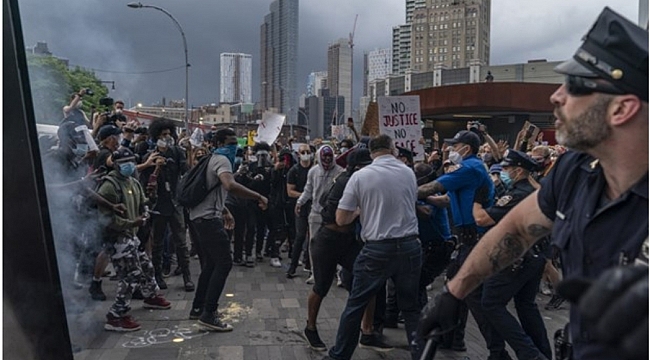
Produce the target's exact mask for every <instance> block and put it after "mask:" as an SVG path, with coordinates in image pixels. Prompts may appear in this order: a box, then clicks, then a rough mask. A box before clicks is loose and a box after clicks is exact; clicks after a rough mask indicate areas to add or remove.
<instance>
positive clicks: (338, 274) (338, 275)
mask: <svg viewBox="0 0 650 360" xmlns="http://www.w3.org/2000/svg"><path fill="white" fill-rule="evenodd" d="M336 286H337V287H343V280H341V271H337V272H336Z"/></svg>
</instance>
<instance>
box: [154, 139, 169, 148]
mask: <svg viewBox="0 0 650 360" xmlns="http://www.w3.org/2000/svg"><path fill="white" fill-rule="evenodd" d="M156 146H158V147H159V148H162V149H166V148H168V147H169V146H167V141H165V140H164V139H158V141H156Z"/></svg>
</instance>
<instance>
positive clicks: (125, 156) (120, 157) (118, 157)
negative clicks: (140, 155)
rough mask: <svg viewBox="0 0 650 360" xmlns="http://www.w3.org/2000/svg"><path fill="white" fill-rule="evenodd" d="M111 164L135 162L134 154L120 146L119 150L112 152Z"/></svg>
mask: <svg viewBox="0 0 650 360" xmlns="http://www.w3.org/2000/svg"><path fill="white" fill-rule="evenodd" d="M112 160H113V162H125V161H129V160H135V154H133V151H131V149H129V148H128V147H124V146H120V148H119V149H117V150H116V151H114V152H113V156H112Z"/></svg>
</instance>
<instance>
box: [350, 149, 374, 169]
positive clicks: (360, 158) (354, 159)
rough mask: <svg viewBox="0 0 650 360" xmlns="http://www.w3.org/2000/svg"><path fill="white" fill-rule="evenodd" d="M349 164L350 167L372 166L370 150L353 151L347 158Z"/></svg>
mask: <svg viewBox="0 0 650 360" xmlns="http://www.w3.org/2000/svg"><path fill="white" fill-rule="evenodd" d="M347 163H348V164H347V165H348V167H355V166H357V165H369V164H371V163H372V158H371V157H370V150H368V149H367V148H356V149H354V150H352V151H351V152H350V153H349V154H348V156H347Z"/></svg>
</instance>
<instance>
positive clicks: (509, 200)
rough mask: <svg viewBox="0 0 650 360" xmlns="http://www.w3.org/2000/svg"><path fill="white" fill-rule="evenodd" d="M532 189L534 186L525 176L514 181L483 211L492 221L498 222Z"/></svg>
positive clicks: (531, 191)
mask: <svg viewBox="0 0 650 360" xmlns="http://www.w3.org/2000/svg"><path fill="white" fill-rule="evenodd" d="M534 191H535V188H534V187H533V185H532V184H531V183H530V181H529V180H528V179H527V178H525V179H521V180H519V181H517V182H516V183H514V184H513V185H512V188H511V189H510V190H508V191H506V193H505V194H504V195H503V196H501V197H500V198H499V199H498V200H497V202H496V203H495V204H494V206H492V207H490V208H488V209H485V211H486V212H487V214H488V215H489V216H490V218H491V219H492V220H494V222H497V223H498V222H499V221H501V219H503V217H504V216H506V214H507V213H508V212H509V211H510V210H512V208H514V207H515V206H516V205H517V204H519V203H520V202H521V201H522V200H523V199H525V198H526V197H527V196H528V195H530V194H532V193H533V192H534Z"/></svg>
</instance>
